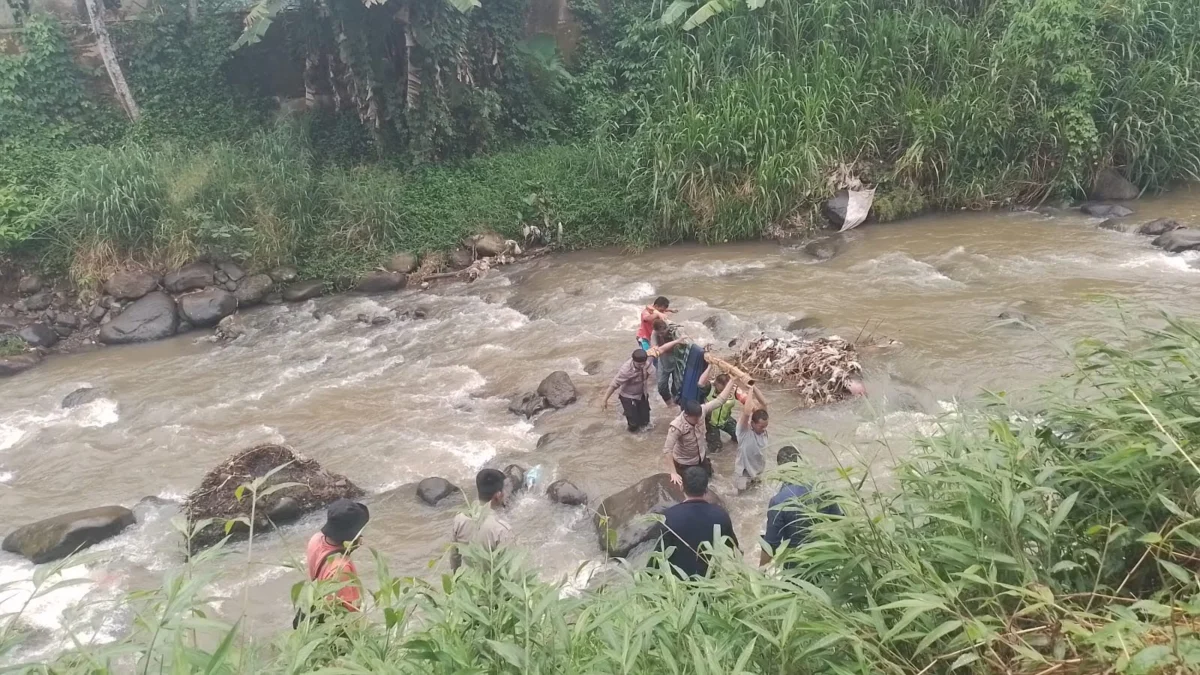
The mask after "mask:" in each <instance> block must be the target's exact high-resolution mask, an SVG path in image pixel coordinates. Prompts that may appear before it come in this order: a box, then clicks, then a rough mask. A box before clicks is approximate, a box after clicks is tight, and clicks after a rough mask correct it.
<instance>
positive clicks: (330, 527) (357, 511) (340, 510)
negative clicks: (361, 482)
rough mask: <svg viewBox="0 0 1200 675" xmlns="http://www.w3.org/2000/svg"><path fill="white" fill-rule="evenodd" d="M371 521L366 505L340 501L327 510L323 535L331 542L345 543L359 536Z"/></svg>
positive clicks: (344, 500) (322, 530)
mask: <svg viewBox="0 0 1200 675" xmlns="http://www.w3.org/2000/svg"><path fill="white" fill-rule="evenodd" d="M370 519H371V512H370V511H369V510H367V505H366V504H360V503H358V502H355V501H351V500H349V499H339V500H337V501H335V502H334V503H332V504H330V505H329V508H327V509H326V510H325V527H322V528H321V534H323V535H325V537H326V538H327V539H329V541H333V542H338V543H345V542H347V541H350V540H352V539H354V538H355V537H357V536H358V533H359V532H361V531H362V529H363V528H364V527H366V525H367V521H368V520H370Z"/></svg>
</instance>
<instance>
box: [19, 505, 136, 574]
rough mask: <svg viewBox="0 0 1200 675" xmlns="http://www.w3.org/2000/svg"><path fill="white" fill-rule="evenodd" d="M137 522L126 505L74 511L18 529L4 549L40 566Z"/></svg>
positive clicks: (111, 535) (100, 540)
mask: <svg viewBox="0 0 1200 675" xmlns="http://www.w3.org/2000/svg"><path fill="white" fill-rule="evenodd" d="M135 522H136V518H134V515H133V511H130V510H129V509H127V508H125V507H123V506H101V507H99V508H95V509H87V510H84V511H73V512H71V513H64V514H62V515H59V516H55V517H53V518H47V519H46V520H39V521H38V522H35V523H30V524H28V525H25V526H23V527H20V528H18V529H16V530H15V531H13V532H11V533H9V534H8V536H6V537H5V538H4V543H3V548H4V550H5V551H8V552H9V553H16V554H17V555H22V556H25V557H26V558H29V559H30V560H32V561H33V562H34V563H35V564H39V565H40V564H42V563H48V562H52V561H54V560H59V559H60V558H65V557H67V556H69V555H71V554H72V553H75V552H76V551H79V550H82V549H85V548H87V547H89V546H93V545H95V544H98V543H100V542H102V541H104V540H105V539H108V538H109V537H113V536H116V535H118V534H120V533H121V531H122V530H124V529H125V528H127V527H129V526H130V525H133V524H134V523H135Z"/></svg>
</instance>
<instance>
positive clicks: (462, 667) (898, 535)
mask: <svg viewBox="0 0 1200 675" xmlns="http://www.w3.org/2000/svg"><path fill="white" fill-rule="evenodd" d="M1198 379H1200V325H1197V324H1194V323H1183V322H1177V321H1168V323H1167V325H1166V327H1165V328H1163V329H1161V330H1149V331H1145V332H1139V333H1137V334H1135V335H1132V336H1129V338H1128V342H1127V343H1126V344H1125V345H1108V344H1099V343H1085V344H1083V345H1082V346H1081V348H1080V349H1079V352H1078V358H1077V369H1076V371H1075V372H1074V374H1073V375H1072V376H1070V377H1069V378H1067V379H1066V380H1064V381H1063V382H1062V383H1060V384H1059V385H1057V386H1054V387H1053V388H1051V389H1048V390H1047V391H1046V395H1045V398H1044V399H1042V400H1041V402H1040V403H1036V404H1032V405H1026V406H1023V407H1022V409H1020V410H1017V409H1014V408H1012V407H1010V405H1009V404H1008V403H1007V402H1006V401H1005V400H1004V399H1003V398H1002V397H1001V398H998V399H996V400H994V401H993V402H992V403H991V404H990V405H987V406H984V407H983V409H982V410H980V411H976V412H971V413H962V414H961V416H960V417H958V418H953V419H947V420H945V422H944V424H943V425H942V426H943V428H942V432H941V433H940V434H939V435H936V436H934V437H931V438H927V439H925V440H924V441H923V442H922V443H921V445H920V450H918V451H917V452H916V453H915V455H914V456H912V457H910V458H908V459H906V460H903V461H901V462H900V464H899V466H898V467H897V470H896V472H895V477H896V480H895V484H894V485H892V486H890V487H885V488H883V489H880V490H867V491H860V490H859V489H856V488H858V487H859V486H861V485H862V483H863V476H861V475H860V474H859V472H858V470H857V469H854V468H851V467H847V468H846V469H843V470H842V471H840V472H838V473H837V474H835V475H828V476H815V475H813V474H812V473H810V472H808V471H805V470H804V469H800V468H797V469H794V470H793V471H794V472H793V473H789V474H788V477H789V478H791V479H794V480H806V481H814V482H815V483H816V484H818V485H820V486H821V488H820V489H821V491H822V492H823V493H824V494H826V495H836V498H837V499H838V500H839V501H840V502H841V504H842V505H843V508H844V510H845V512H846V515H845V516H844V517H824V519H823V520H820V521H819V522H818V523H817V524H816V525H815V528H814V531H813V536H812V539H811V540H810V542H809V543H808V544H806V545H805V546H803V547H800V548H799V549H796V550H790V551H784V552H782V553H779V554H777V559H776V562H777V563H783V562H789V563H793V564H794V565H795V568H794V569H793V570H791V571H789V572H786V573H780V572H776V571H764V570H762V569H760V568H757V567H754V566H752V565H751V564H749V563H747V562H746V561H745V560H744V559H743V557H742V556H741V555H737V556H734V555H732V554H728V553H726V554H721V555H720V556H718V558H717V560H716V563H715V565H714V571H713V572H712V573H711V574H710V577H709V578H706V579H703V580H698V581H695V582H692V583H683V582H680V581H678V580H677V579H675V578H674V577H671V576H669V575H664V574H663V573H662V572H660V571H658V570H656V569H650V568H637V569H633V568H629V569H626V570H625V571H624V572H622V573H621V574H620V575H618V577H619V578H610V579H609V580H608V583H607V584H606V585H605V586H603V587H602V588H600V589H599V590H595V591H589V592H585V593H584V594H583V595H581V596H578V597H571V596H568V595H565V594H563V593H562V588H561V587H560V586H559V585H558V584H554V583H546V582H544V581H541V580H539V579H538V577H537V575H536V573H535V572H534V571H533V570H531V569H530V568H529V567H528V566H527V565H526V564H525V563H523V561H522V560H521V559H520V557H519V556H520V554H519V552H518V551H515V550H507V551H501V552H497V553H495V554H489V553H487V552H485V551H480V550H475V551H469V552H468V559H469V562H470V563H471V564H469V565H467V566H466V567H464V568H463V569H462V570H460V571H459V572H458V573H456V574H453V575H445V576H443V577H441V578H440V579H437V580H433V581H432V582H430V581H426V580H420V579H413V578H406V577H405V578H401V577H393V576H392V575H391V574H390V573H389V571H388V569H387V564H386V559H385V558H384V557H382V556H378V555H377V556H376V559H377V566H378V577H377V578H375V579H367V580H364V584H365V586H366V587H367V589H368V590H369V591H371V593H370V594H369V595H370V600H369V601H368V602H369V604H370V609H369V611H368V612H367V613H366V614H365V615H361V616H359V615H345V614H342V615H338V616H336V617H334V618H333V619H331V620H330V621H328V622H326V623H324V624H323V625H306V626H304V627H302V628H301V629H300V630H298V631H295V632H288V633H287V634H285V635H281V636H279V637H277V638H275V639H274V640H269V641H266V642H264V641H263V639H262V638H258V639H253V638H251V637H249V636H248V635H246V634H245V631H244V626H242V625H241V624H240V623H232V625H231V623H227V622H223V621H220V620H217V619H216V618H215V615H214V613H213V612H212V610H211V608H209V607H208V601H207V599H206V597H205V595H204V589H205V588H208V587H209V584H210V582H211V580H212V576H211V575H212V573H213V570H214V565H213V558H214V557H218V556H220V555H221V554H220V553H218V552H216V550H213V551H210V552H208V553H205V554H202V555H201V556H200V557H199V558H197V559H196V560H194V561H193V562H192V563H191V564H189V565H188V566H186V567H184V568H182V569H178V570H174V571H171V572H169V573H168V575H167V578H166V579H165V581H164V585H163V586H162V588H161V589H158V590H156V591H153V592H150V593H141V594H138V595H137V596H136V597H134V598H132V599H131V602H133V603H134V605H135V607H136V608H137V611H136V617H137V619H136V622H135V627H134V631H133V633H132V634H131V635H130V636H129V637H127V638H126V639H123V640H121V641H120V642H118V643H114V644H112V645H108V646H104V647H87V648H83V649H81V650H79V651H78V652H75V653H71V654H67V655H64V656H62V657H60V658H59V660H58V661H57V662H56V663H54V664H52V665H49V666H44V667H43V666H38V667H36V668H35V670H39V671H42V672H55V673H83V672H88V673H105V672H130V671H133V670H136V671H137V672H175V673H191V672H201V671H203V672H206V673H228V672H246V673H249V672H254V673H299V672H320V673H331V674H332V673H339V674H341V673H414V674H415V673H421V674H425V673H513V674H517V673H645V674H651V673H653V674H657V673H697V674H711V675H718V674H721V675H723V674H725V673H861V674H864V675H866V674H868V673H897V674H899V673H907V674H912V673H945V672H952V671H954V672H964V673H1001V672H1003V673H1029V674H1032V673H1099V672H1121V673H1187V672H1196V671H1197V669H1200V636H1198V635H1197V627H1198V626H1200V623H1198V622H1200V578H1198V577H1197V573H1198V570H1200V516H1198V512H1200V499H1198V498H1197V495H1198V493H1197V490H1196V486H1197V485H1198V484H1200V466H1198V465H1197V462H1198V461H1200V457H1197V456H1196V450H1195V448H1196V447H1197V445H1198V444H1200V422H1198V420H1200V415H1198V414H1197V413H1198V408H1200V398H1198V397H1197V392H1196V386H1195V383H1196V382H1197V380H1198ZM256 489H257V487H256V486H254V485H251V486H250V488H249V491H248V492H247V493H246V494H247V495H251V494H252V493H253V492H254V491H255V490H256ZM812 507H813V505H809V506H808V508H812ZM814 514H815V511H814ZM816 517H820V516H816ZM748 553H751V554H752V555H753V557H755V558H757V555H756V551H748ZM251 555H252V554H250V553H248V554H247V560H246V562H247V564H251V560H250V556H251ZM226 562H227V563H228V562H230V560H229V559H227V561H226ZM233 562H236V561H233ZM40 579H42V583H44V584H46V585H47V586H50V585H52V584H53V583H55V578H54V576H53V574H46V575H43V576H42V577H40ZM329 590H330V589H329V588H328V587H321V588H314V587H313V586H312V585H310V584H307V583H304V584H298V585H297V587H296V589H295V591H294V596H295V597H296V598H297V599H298V600H299V601H300V602H301V603H302V604H304V603H307V604H310V605H311V603H312V602H313V598H314V597H321V596H322V595H324V594H325V593H326V592H328V591H329ZM225 611H226V612H227V613H228V612H229V611H230V608H228V607H227V608H226V610H225ZM232 611H234V613H236V609H234V610H232ZM229 618H230V619H232V618H233V617H229ZM19 625H20V623H19V622H14V623H11V624H9V626H10V627H9V629H7V630H5V631H4V632H3V633H0V654H2V653H3V652H4V651H5V650H6V649H11V648H13V647H14V646H15V645H16V644H19V641H20V634H19V629H15V628H13V626H19Z"/></svg>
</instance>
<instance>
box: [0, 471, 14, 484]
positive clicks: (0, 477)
mask: <svg viewBox="0 0 1200 675" xmlns="http://www.w3.org/2000/svg"><path fill="white" fill-rule="evenodd" d="M13 476H14V474H13V472H11V471H0V484H4V483H11V482H12V479H13Z"/></svg>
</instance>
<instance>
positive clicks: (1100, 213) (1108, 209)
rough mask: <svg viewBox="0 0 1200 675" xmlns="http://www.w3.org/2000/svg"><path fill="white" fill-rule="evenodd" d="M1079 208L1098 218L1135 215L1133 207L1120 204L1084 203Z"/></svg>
mask: <svg viewBox="0 0 1200 675" xmlns="http://www.w3.org/2000/svg"><path fill="white" fill-rule="evenodd" d="M1079 210H1080V211H1082V212H1083V213H1085V214H1086V215H1089V216H1095V217H1096V218H1124V217H1125V216H1129V215H1133V209H1131V208H1128V207H1125V206H1121V205H1120V204H1084V205H1083V206H1081V207H1079Z"/></svg>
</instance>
